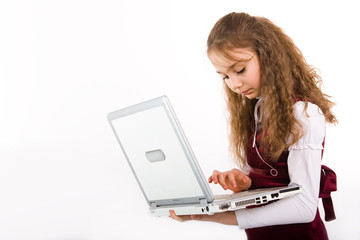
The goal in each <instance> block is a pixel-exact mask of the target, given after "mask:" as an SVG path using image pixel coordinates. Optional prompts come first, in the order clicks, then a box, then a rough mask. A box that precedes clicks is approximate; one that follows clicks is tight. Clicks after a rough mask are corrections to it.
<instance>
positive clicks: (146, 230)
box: [0, 0, 360, 240]
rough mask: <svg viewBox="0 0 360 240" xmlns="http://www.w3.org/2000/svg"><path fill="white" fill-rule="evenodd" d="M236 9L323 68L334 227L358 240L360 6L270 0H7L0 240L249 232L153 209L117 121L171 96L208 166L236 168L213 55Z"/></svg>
mask: <svg viewBox="0 0 360 240" xmlns="http://www.w3.org/2000/svg"><path fill="white" fill-rule="evenodd" d="M232 11H237V12H239V11H245V12H248V13H250V14H252V15H260V16H265V17H267V18H269V19H270V20H272V21H273V22H275V23H276V24H278V25H279V26H280V27H282V28H283V29H284V31H285V32H286V33H287V34H288V35H290V36H291V37H292V38H293V40H294V41H295V43H296V44H297V45H298V46H299V48H300V49H301V50H302V52H303V54H304V56H305V57H306V59H307V61H308V62H309V63H310V64H312V65H314V66H316V67H317V68H318V69H319V70H320V72H321V75H322V77H323V79H324V91H325V92H326V93H328V94H329V95H332V96H333V98H332V99H333V100H334V101H336V102H337V107H336V108H335V109H334V110H335V113H336V115H337V116H338V119H339V124H338V125H337V126H336V127H332V126H329V127H328V129H327V139H326V149H325V155H324V159H323V163H324V164H326V165H328V166H330V167H331V168H333V169H334V170H335V171H336V172H337V174H338V191H337V192H336V193H334V194H333V201H334V204H335V207H336V213H337V220H336V221H333V222H330V223H326V226H327V228H328V232H329V236H330V238H331V239H360V229H359V227H358V218H356V217H357V216H358V215H359V214H360V209H359V208H360V207H359V197H360V194H359V192H358V185H357V183H358V182H359V180H358V176H359V174H357V173H358V171H359V160H360V157H359V155H358V149H359V146H358V144H357V142H358V140H357V136H358V135H359V128H358V116H356V115H357V111H358V110H357V108H358V107H357V101H356V98H357V96H358V94H359V93H358V89H359V85H360V84H359V80H360V79H359V60H358V57H359V55H360V51H359V42H360V37H359V30H358V23H359V22H360V17H359V7H357V5H355V1H353V2H351V1H298V2H294V1H266V0H263V1H241V0H237V1H210V0H206V1H205V0H202V1H192V0H191V1H184V0H182V1H175V0H163V1H159V0H155V1H154V0H153V1H146V0H142V1H136V0H131V1H130V0H129V1H126V0H120V1H109V0H102V1H100V0H92V1H89V0H71V1H70V0H64V1H45V0H43V1H40V0H38V1H25V0H24V1H17V0H15V1H10V0H9V1H6V0H5V1H4V0H2V1H1V2H0V239H2V240H7V239H12V240H15V239H16V240H20V239H27V240H32V239H34V240H35V239H36V240H43V239H49V240H50V239H51V240H60V239H61V240H70V239H71V240H74V239H77V240H88V239H89V240H90V239H91V240H95V239H101V240H108V239H109V240H110V239H111V240H112V239H155V237H156V239H198V238H201V239H216V238H224V239H225V238H233V239H235V238H236V239H244V238H245V235H244V232H243V231H242V230H239V229H238V228H237V227H233V226H224V225H219V224H214V223H203V222H186V223H178V222H176V221H173V220H172V219H169V218H154V217H151V216H149V214H148V211H147V205H146V202H145V201H144V198H143V196H142V193H141V192H140V190H139V188H138V186H137V184H136V182H135V180H134V178H133V176H132V173H131V171H130V168H129V167H128V165H127V163H126V161H125V159H124V156H123V155H122V152H121V151H120V147H119V146H118V145H117V142H116V140H115V137H114V135H113V133H112V132H111V129H110V126H109V124H108V122H107V120H106V114H107V113H108V112H111V111H114V110H117V109H119V108H122V107H125V106H128V105H131V104H134V103H137V102H140V101H143V100H147V99H149V98H153V97H157V96H160V95H163V94H166V95H168V96H169V98H170V99H171V101H172V104H173V107H174V108H175V111H176V112H177V115H178V117H179V119H180V122H181V123H182V126H183V128H184V130H185V133H186V135H187V137H188V140H189V142H190V143H191V145H192V147H193V150H194V152H195V154H196V156H197V158H198V161H199V163H200V165H201V166H202V168H203V171H204V173H205V175H206V176H209V175H210V174H211V172H212V170H213V169H219V170H226V169H228V168H231V167H232V164H231V162H230V159H229V155H228V149H227V147H228V145H227V135H226V131H227V128H226V121H225V118H224V115H225V110H224V109H225V108H224V102H223V95H222V86H221V83H220V79H219V78H218V77H217V76H216V74H215V71H214V69H213V68H212V66H211V65H210V63H209V61H208V60H207V58H206V54H205V51H206V40H207V35H208V33H209V31H210V29H211V27H212V26H213V25H214V23H215V22H216V21H217V20H218V19H219V18H220V17H222V16H223V15H225V14H227V13H229V12H232ZM213 189H214V191H215V192H219V191H220V189H219V188H216V187H213ZM274 217H276V216H274Z"/></svg>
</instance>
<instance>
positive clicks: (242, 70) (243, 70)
mask: <svg viewBox="0 0 360 240" xmlns="http://www.w3.org/2000/svg"><path fill="white" fill-rule="evenodd" d="M243 72H245V68H243V69H241V70H240V71H238V72H236V73H243Z"/></svg>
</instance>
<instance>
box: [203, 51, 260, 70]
mask: <svg viewBox="0 0 360 240" xmlns="http://www.w3.org/2000/svg"><path fill="white" fill-rule="evenodd" d="M254 55H255V52H253V51H252V50H249V49H243V48H236V49H233V50H228V51H220V50H212V51H210V52H209V54H208V56H209V59H210V61H211V63H212V64H213V65H215V66H219V67H221V66H223V67H225V66H231V65H233V64H234V63H236V62H248V61H249V60H251V59H252V58H253V57H254Z"/></svg>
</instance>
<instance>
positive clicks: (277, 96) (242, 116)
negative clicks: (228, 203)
mask: <svg viewBox="0 0 360 240" xmlns="http://www.w3.org/2000/svg"><path fill="white" fill-rule="evenodd" d="M239 48H240V49H250V50H252V51H253V52H255V53H256V54H257V56H258V58H259V62H260V69H261V70H260V82H261V94H262V97H263V100H264V104H263V107H262V111H263V112H262V114H263V116H266V119H264V120H263V121H262V123H261V124H262V131H263V132H264V133H265V134H264V137H263V139H262V141H261V143H260V150H261V151H262V153H263V154H264V156H266V159H268V160H269V161H272V162H276V161H277V160H278V158H279V156H280V155H281V154H282V153H283V152H284V151H285V150H286V149H287V148H288V147H289V146H290V145H292V144H294V143H295V142H297V141H298V140H299V139H300V138H301V136H302V128H301V125H300V123H299V122H298V121H297V120H296V119H295V117H294V113H293V105H294V103H295V102H296V101H297V100H300V101H304V102H305V106H306V107H305V109H306V108H307V104H308V102H311V103H314V104H316V105H317V106H319V108H320V109H321V111H322V112H323V114H324V117H325V120H326V121H327V122H328V123H336V122H337V120H336V117H335V116H334V115H333V113H332V111H331V108H332V106H333V105H334V103H333V102H331V101H330V100H329V98H330V97H329V96H328V95H326V94H324V93H323V92H322V91H321V83H322V80H321V77H320V76H319V75H318V74H317V71H316V69H315V68H313V67H312V66H310V65H309V64H307V63H306V61H305V59H304V57H303V55H302V53H301V52H300V50H299V49H298V48H297V47H296V46H295V44H294V43H293V41H292V40H291V39H290V38H289V37H288V36H287V35H286V34H285V33H284V32H283V31H282V30H281V29H280V28H279V27H277V26H276V25H275V24H273V23H272V22H271V21H269V20H268V19H266V18H263V17H253V16H250V15H248V14H246V13H230V14H228V15H226V16H224V17H222V18H221V19H220V20H218V22H217V23H216V24H215V25H214V27H213V28H212V30H211V32H210V34H209V37H208V41H207V54H208V56H209V58H211V54H212V53H215V52H216V53H218V54H221V55H222V56H224V57H226V58H228V59H230V60H236V59H233V58H232V55H231V51H232V50H234V49H239ZM224 89H225V93H226V94H225V95H226V101H227V106H228V110H229V113H230V115H229V124H230V135H229V137H230V148H231V150H232V151H231V152H232V153H233V154H234V157H235V162H236V163H237V164H238V165H239V166H240V167H243V166H244V165H245V163H246V146H247V145H248V144H249V141H251V140H252V137H253V130H254V107H255V103H256V99H253V100H249V99H247V98H246V97H245V96H242V95H240V94H237V93H235V92H233V91H232V90H230V89H229V88H228V87H227V85H226V84H225V83H224ZM289 139H290V142H289Z"/></svg>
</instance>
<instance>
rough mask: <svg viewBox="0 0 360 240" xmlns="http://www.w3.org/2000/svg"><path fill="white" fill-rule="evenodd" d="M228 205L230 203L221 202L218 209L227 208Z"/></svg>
mask: <svg viewBox="0 0 360 240" xmlns="http://www.w3.org/2000/svg"><path fill="white" fill-rule="evenodd" d="M229 207H230V203H225V204H222V205H220V207H219V208H220V209H221V210H225V209H228V208H229Z"/></svg>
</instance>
